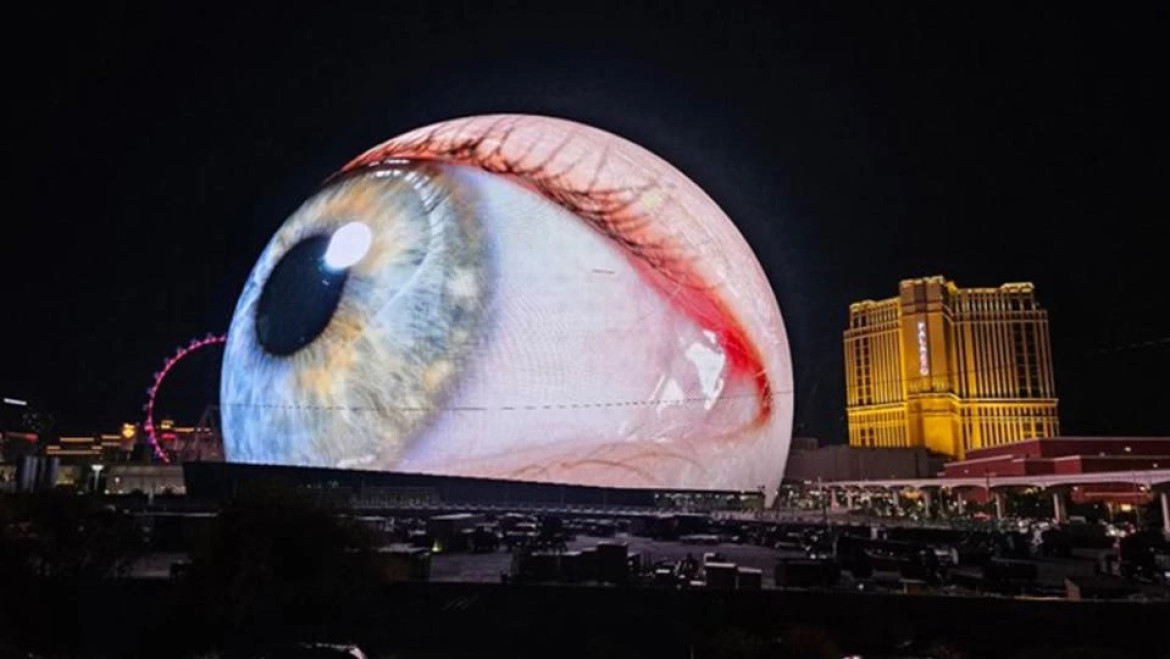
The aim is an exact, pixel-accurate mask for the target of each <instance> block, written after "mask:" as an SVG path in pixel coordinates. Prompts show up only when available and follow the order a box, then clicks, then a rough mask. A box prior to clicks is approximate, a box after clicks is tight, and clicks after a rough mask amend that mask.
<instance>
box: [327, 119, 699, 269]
mask: <svg viewBox="0 0 1170 659" xmlns="http://www.w3.org/2000/svg"><path fill="white" fill-rule="evenodd" d="M501 121H502V120H501ZM497 125H498V124H497ZM492 128H495V126H493V127H492ZM511 131H512V129H511V128H508V129H505V130H504V132H503V137H502V139H500V141H499V144H498V145H497V146H496V147H495V148H493V149H491V150H490V151H487V152H486V153H485V152H484V151H483V150H482V147H483V144H484V142H485V140H486V138H487V136H488V135H489V134H491V133H492V132H493V131H492V130H487V131H484V133H483V134H482V135H480V136H477V137H465V138H459V139H456V140H454V141H452V142H450V143H445V144H443V145H442V146H441V147H439V144H440V142H439V141H438V140H436V139H435V138H434V134H433V133H431V134H428V135H427V136H424V137H422V138H421V139H418V140H414V141H412V142H409V143H398V144H395V145H393V146H390V147H386V148H385V152H384V153H382V154H379V155H378V156H377V157H375V158H372V159H370V160H364V159H363V160H362V161H355V162H354V163H350V164H349V165H346V167H345V168H344V169H342V171H341V172H339V173H338V174H337V175H335V177H333V178H330V179H328V180H326V185H329V184H331V183H332V182H333V181H334V180H335V178H336V177H339V176H346V175H348V174H350V173H353V172H354V171H359V168H362V169H365V168H380V167H385V166H387V165H389V164H401V163H408V162H419V161H432V160H433V161H443V162H450V163H455V164H462V165H472V166H475V167H478V168H480V169H482V170H484V171H487V172H490V173H492V174H500V175H503V176H510V177H512V178H514V179H516V180H517V181H519V182H520V183H523V184H525V185H526V186H528V187H530V188H532V189H534V190H535V191H536V192H538V193H539V194H541V195H542V196H544V197H545V198H547V199H549V200H550V201H552V202H553V203H555V204H557V205H559V206H561V207H562V208H565V209H566V210H568V211H569V212H571V213H574V214H576V215H578V216H580V217H582V218H584V219H585V220H586V221H587V222H589V224H590V225H592V226H593V227H594V228H596V229H597V230H598V231H599V232H601V233H602V234H603V235H605V236H606V237H607V238H609V239H610V240H613V241H614V242H616V243H618V244H619V245H620V246H621V247H622V248H624V249H626V250H627V251H628V252H629V253H631V254H633V255H634V256H636V257H637V258H638V259H640V260H641V261H642V262H643V263H645V264H646V265H647V266H649V267H650V268H651V269H653V270H654V271H655V272H657V273H658V274H660V275H662V276H663V277H665V278H666V279H667V280H668V281H670V282H672V283H674V284H677V285H680V286H685V287H688V288H693V289H702V288H704V287H703V286H701V285H698V283H697V282H696V281H695V278H694V277H690V276H688V275H687V273H686V268H685V261H686V258H685V257H684V256H681V255H680V254H679V253H678V252H679V250H678V249H677V248H676V247H675V246H670V245H667V244H665V242H652V241H649V240H637V239H635V238H633V237H632V236H633V235H634V233H635V232H636V231H637V230H638V229H640V228H642V227H644V226H646V225H647V224H649V223H650V222H651V220H650V218H648V217H646V216H645V215H640V214H635V213H628V212H627V211H629V210H630V209H631V208H632V207H633V206H634V205H635V204H636V203H637V200H638V198H639V197H640V196H641V195H644V194H646V193H648V192H650V191H652V190H659V189H661V188H660V187H659V186H657V185H656V184H654V183H647V184H645V185H643V186H640V187H633V186H631V187H627V188H612V189H604V190H599V189H593V188H592V186H587V187H585V188H580V187H577V186H574V185H571V184H569V183H568V182H567V181H565V180H564V178H565V176H566V175H567V172H559V173H554V172H549V171H547V167H548V165H549V163H550V162H551V160H552V158H553V157H555V156H556V154H557V152H558V151H559V147H558V149H557V150H554V151H553V152H552V153H551V154H549V156H548V157H547V158H545V159H544V160H543V161H541V162H539V163H535V164H533V165H530V166H522V165H521V164H520V162H521V161H522V160H523V156H521V157H519V158H517V157H513V158H507V157H505V156H504V155H503V153H502V151H503V149H504V146H505V145H506V144H507V143H508V139H509V137H510V135H511ZM525 155H527V152H526V154H525ZM363 158H364V157H363ZM602 164H604V159H603V160H602ZM598 171H600V166H599V167H598ZM596 178H597V173H596V172H595V174H594V176H593V180H594V181H596Z"/></svg>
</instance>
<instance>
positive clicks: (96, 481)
mask: <svg viewBox="0 0 1170 659" xmlns="http://www.w3.org/2000/svg"><path fill="white" fill-rule="evenodd" d="M89 468H90V469H92V470H93V491H94V492H95V493H98V486H99V485H100V484H101V475H102V469H105V468H106V467H105V465H98V464H94V465H90V466H89Z"/></svg>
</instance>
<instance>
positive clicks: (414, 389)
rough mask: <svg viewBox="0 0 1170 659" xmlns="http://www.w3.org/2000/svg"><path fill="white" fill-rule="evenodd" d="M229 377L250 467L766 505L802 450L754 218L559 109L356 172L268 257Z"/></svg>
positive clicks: (435, 140)
mask: <svg viewBox="0 0 1170 659" xmlns="http://www.w3.org/2000/svg"><path fill="white" fill-rule="evenodd" d="M223 364H224V366H223V377H222V384H221V396H220V400H221V410H222V411H221V414H222V424H223V436H224V451H225V456H226V458H227V459H228V460H229V461H233V462H247V463H264V464H280V465H297V466H314V467H339V468H347V469H370V470H385V471H398V472H411V473H429V474H443V475H454V476H477V477H489V478H505V479H517V480H528V481H544V482H558V483H574V484H587V485H602V486H621V487H654V488H680V489H683V488H685V489H722V490H728V489H752V490H755V489H757V488H760V487H765V488H768V489H771V488H774V487H775V486H776V485H777V484H778V483H779V480H780V478H781V476H782V474H783V473H784V466H785V460H786V457H787V453H788V446H789V442H790V437H791V427H792V413H793V405H792V403H793V396H792V369H791V362H790V355H789V348H788V340H787V336H786V334H785V329H784V324H783V321H782V319H781V316H780V310H779V308H778V306H777V303H776V298H775V295H774V294H773V292H772V290H771V288H770V286H769V284H768V281H767V279H766V277H765V275H764V272H763V270H762V268H761V267H760V264H759V262H758V260H757V259H756V257H755V256H754V254H753V253H752V251H751V249H750V248H749V246H748V245H747V243H746V242H745V241H744V239H743V238H742V236H741V235H740V233H739V232H738V231H737V230H736V228H735V226H734V224H733V223H732V221H731V220H730V219H729V218H728V217H727V216H726V215H725V214H724V213H723V212H722V211H721V210H720V209H719V207H718V206H717V205H716V203H715V202H714V201H713V200H712V199H711V198H710V197H708V196H707V195H706V194H705V193H704V192H703V191H702V190H700V189H699V188H698V187H697V186H696V185H695V184H694V183H693V182H691V181H690V180H689V179H688V178H687V177H686V176H684V175H683V174H682V173H681V172H679V171H678V170H677V169H675V168H674V167H672V166H671V165H670V164H668V163H667V162H666V161H664V160H662V159H660V158H659V157H657V156H655V155H653V154H652V153H650V152H649V151H647V150H645V149H643V148H641V147H639V146H637V145H635V144H633V143H631V142H629V141H627V140H625V139H622V138H620V137H617V136H615V135H612V134H610V133H607V132H604V131H601V130H598V129H595V128H591V127H588V126H584V125H581V124H577V123H573V122H570V121H565V120H560V119H551V118H545V117H535V116H523V115H494V116H479V117H472V118H467V119H459V120H453V121H447V122H443V123H439V124H435V125H432V126H428V127H424V128H421V129H418V130H414V131H411V132H409V133H407V134H404V135H402V136H399V137H396V138H394V139H391V140H389V141H388V142H385V143H383V144H381V145H379V146H377V147H375V148H373V149H370V150H369V151H367V152H366V153H364V154H362V155H361V156H359V157H358V158H356V159H354V160H353V161H352V162H350V163H348V164H347V165H345V166H344V167H343V168H342V169H341V170H340V171H339V172H338V173H337V174H335V175H334V176H332V177H331V178H330V179H329V180H327V181H326V182H325V183H324V184H323V186H322V187H321V188H320V189H319V190H317V191H316V192H315V193H314V194H312V196H310V197H309V198H308V199H307V200H306V201H305V202H304V203H303V204H302V205H301V206H300V207H299V208H298V209H297V210H296V211H295V212H293V214H292V215H291V216H290V217H289V218H288V219H287V221H285V223H284V224H283V226H281V227H280V229H279V230H278V231H277V232H276V235H275V236H273V238H272V239H271V241H270V242H269V244H268V245H267V246H266V248H265V249H264V250H263V252H262V253H261V254H260V257H259V259H258V260H257V262H256V265H255V266H254V268H253V270H252V272H251V274H250V276H249V278H248V280H247V282H246V284H245V286H244V289H243V292H242V294H241V295H240V298H239V301H238V303H237V306H236V310H235V313H234V316H233V318H232V323H231V328H230V330H229V332H228V337H227V344H226V347H225V352H224V362H223Z"/></svg>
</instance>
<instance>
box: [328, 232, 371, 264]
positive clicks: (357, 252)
mask: <svg viewBox="0 0 1170 659" xmlns="http://www.w3.org/2000/svg"><path fill="white" fill-rule="evenodd" d="M373 243H374V233H373V232H372V231H370V227H368V226H366V225H365V224H363V223H361V222H350V223H349V224H346V225H345V226H343V227H341V228H340V229H338V230H337V231H335V232H333V236H332V237H330V238H329V247H327V248H326V249H325V265H326V266H328V267H330V268H332V269H333V270H345V269H346V268H349V267H352V266H353V265H354V264H356V263H357V262H358V261H360V260H362V259H363V258H364V257H365V256H366V254H367V253H369V251H370V245H372V244H373Z"/></svg>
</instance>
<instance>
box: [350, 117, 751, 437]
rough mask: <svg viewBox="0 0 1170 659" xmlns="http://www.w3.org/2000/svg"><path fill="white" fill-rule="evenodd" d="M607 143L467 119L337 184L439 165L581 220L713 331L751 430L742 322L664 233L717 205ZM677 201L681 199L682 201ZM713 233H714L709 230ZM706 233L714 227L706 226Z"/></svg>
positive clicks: (376, 151) (709, 275)
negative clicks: (535, 196) (525, 193)
mask: <svg viewBox="0 0 1170 659" xmlns="http://www.w3.org/2000/svg"><path fill="white" fill-rule="evenodd" d="M616 139H617V138H615V137H614V136H612V135H609V134H607V133H604V132H602V131H599V130H595V129H589V128H587V127H585V126H581V125H579V124H574V123H571V122H566V121H560V120H555V119H548V118H545V117H528V116H522V115H499V116H486V117H474V118H470V119H466V120H457V121H453V122H445V123H443V124H439V125H437V126H434V127H428V128H423V129H419V130H417V131H413V132H410V133H407V134H405V135H402V136H400V137H397V138H394V139H392V140H390V141H388V142H385V143H383V144H381V145H379V146H377V147H374V148H373V149H371V150H369V151H367V152H366V153H364V154H362V155H361V156H359V157H358V158H356V159H354V160H353V161H351V162H350V163H348V164H347V165H346V166H345V167H344V168H342V170H341V172H339V175H345V174H347V173H350V172H353V171H354V170H357V169H361V168H365V167H377V166H380V165H381V164H382V163H384V162H385V161H386V160H391V159H393V160H437V161H442V162H446V163H451V164H458V165H471V166H475V167H478V168H480V169H483V170H485V171H489V172H492V173H496V174H502V175H507V176H510V177H512V178H513V179H514V180H516V181H517V182H519V183H521V184H523V185H525V186H527V187H529V188H532V189H534V190H536V191H537V192H539V193H540V194H542V195H543V196H545V197H547V198H548V199H550V200H551V201H553V202H555V203H557V204H559V205H561V206H563V207H564V208H566V209H568V210H569V211H571V212H573V213H575V214H577V215H579V216H581V217H582V218H584V219H585V220H587V221H589V222H590V223H591V224H592V225H593V226H594V228H595V229H597V230H598V231H599V232H601V233H602V234H604V235H606V236H607V237H609V238H611V239H613V240H614V241H616V242H618V243H619V244H621V245H622V246H624V247H626V248H627V250H628V251H629V252H630V253H631V255H632V256H634V257H635V258H634V259H633V264H634V266H635V267H636V268H637V270H638V271H639V273H640V274H641V275H642V276H643V277H644V278H645V279H646V280H647V281H648V282H649V283H650V284H651V285H652V286H654V287H655V288H656V289H658V290H659V291H661V292H662V293H663V294H664V295H665V296H666V297H667V298H668V299H670V300H671V301H672V303H673V304H674V305H675V306H676V307H677V308H678V309H679V310H680V311H682V312H683V313H685V314H687V315H688V316H689V317H690V318H692V319H693V320H694V321H695V322H696V323H697V324H699V325H700V326H702V327H704V328H706V329H708V330H710V331H713V332H715V334H716V335H717V336H718V337H719V341H720V344H721V346H722V347H723V349H724V351H725V352H726V354H727V355H728V357H729V360H730V365H731V367H732V370H733V372H735V373H737V374H738V375H740V376H742V377H746V378H749V379H750V380H751V381H752V382H753V383H754V386H755V389H756V394H757V396H758V400H759V406H758V413H757V414H756V417H755V419H754V423H753V424H752V426H753V427H760V426H763V425H764V424H766V423H767V422H768V421H769V419H770V418H771V415H772V413H773V407H774V406H773V394H774V391H773V387H772V383H771V379H770V378H769V375H768V369H767V368H766V367H765V364H764V359H763V357H762V355H761V354H760V352H759V350H757V348H756V346H755V344H754V343H753V342H752V341H751V340H750V339H749V338H748V333H747V331H746V330H745V328H744V326H743V322H742V321H741V319H740V318H737V316H736V314H735V313H733V312H732V311H731V309H730V308H729V306H728V302H727V300H726V299H725V297H724V293H725V292H726V291H727V290H728V287H726V286H724V283H725V282H724V281H723V277H722V276H720V275H721V273H718V272H714V271H712V270H711V269H707V270H706V271H704V270H702V269H701V266H702V265H704V264H707V263H709V262H710V261H711V260H712V259H711V258H710V257H711V254H709V253H706V252H704V253H703V254H702V257H700V256H699V254H698V252H696V248H698V247H699V246H696V245H695V244H694V243H693V242H690V241H688V240H685V239H684V235H683V232H673V233H672V232H670V231H664V230H663V229H664V227H669V226H671V224H670V222H663V221H661V220H662V218H663V217H664V216H667V215H668V214H670V213H673V215H669V220H670V221H671V222H677V221H679V220H678V216H679V215H680V214H681V215H685V216H687V218H686V219H688V220H690V221H701V218H698V217H695V215H696V214H695V213H691V212H687V210H688V209H689V208H692V207H694V206H695V205H700V206H710V207H712V208H714V210H715V212H719V214H720V215H722V213H721V211H718V207H717V206H715V204H714V202H712V201H711V200H710V199H709V198H707V197H706V195H705V194H703V193H702V191H701V190H699V189H698V188H697V187H696V186H694V185H693V184H691V183H690V182H689V181H687V180H686V179H685V178H684V177H681V176H679V175H678V173H677V172H676V171H675V170H674V169H673V168H672V167H671V166H670V165H669V164H668V163H666V162H665V161H662V160H661V159H659V158H657V157H656V156H654V155H653V154H651V153H649V152H641V153H636V154H633V157H631V154H630V153H629V150H628V149H627V150H625V151H623V155H624V156H625V157H624V158H622V159H616V158H612V159H611V156H612V154H611V152H610V145H609V144H607V142H608V141H612V140H616ZM680 197H685V198H686V199H685V200H680ZM717 228H718V227H715V229H717ZM704 229H707V230H711V229H712V227H709V226H705V227H704Z"/></svg>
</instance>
